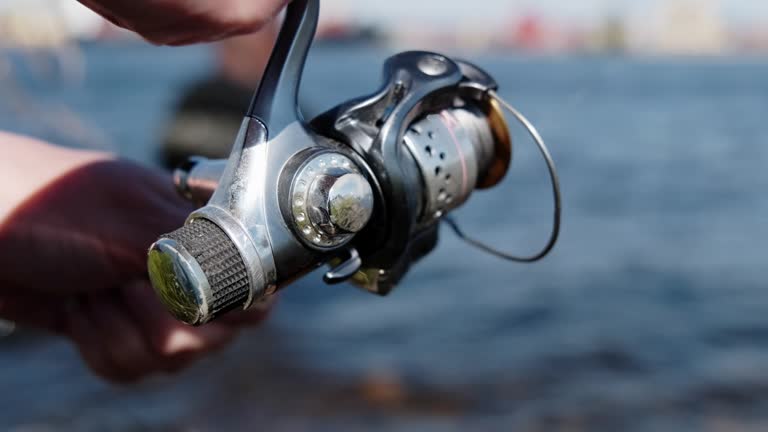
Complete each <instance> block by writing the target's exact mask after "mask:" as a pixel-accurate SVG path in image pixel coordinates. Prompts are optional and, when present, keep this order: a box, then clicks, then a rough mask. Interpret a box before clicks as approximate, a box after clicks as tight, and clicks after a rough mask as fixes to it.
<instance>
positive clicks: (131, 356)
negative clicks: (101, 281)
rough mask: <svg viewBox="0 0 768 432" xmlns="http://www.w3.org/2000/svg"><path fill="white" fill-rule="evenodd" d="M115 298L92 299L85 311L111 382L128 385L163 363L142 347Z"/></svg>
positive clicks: (138, 331) (127, 315) (109, 295)
mask: <svg viewBox="0 0 768 432" xmlns="http://www.w3.org/2000/svg"><path fill="white" fill-rule="evenodd" d="M114 294H115V293H109V294H105V295H100V296H94V297H91V298H90V299H88V300H87V301H86V302H85V308H86V309H87V311H88V312H87V314H88V315H89V316H90V317H92V319H93V321H94V323H95V325H96V332H97V333H98V335H99V338H100V340H101V345H102V350H103V351H104V353H105V356H106V357H107V359H108V361H109V364H110V365H111V366H112V369H113V373H112V376H111V378H112V380H114V381H116V382H120V383H126V384H127V383H131V382H134V381H137V380H139V379H140V378H143V377H144V376H146V375H148V374H150V373H152V372H155V371H158V370H161V369H162V368H163V362H162V359H160V358H158V357H157V356H156V355H155V354H154V352H153V351H152V350H151V349H150V348H149V346H148V345H147V344H146V343H145V341H144V339H143V338H142V336H141V330H140V329H139V328H138V326H137V324H136V323H135V322H133V320H132V318H131V317H130V316H129V314H128V313H127V312H126V311H125V309H124V308H125V305H122V304H120V302H119V298H117V297H116V296H115V295H114Z"/></svg>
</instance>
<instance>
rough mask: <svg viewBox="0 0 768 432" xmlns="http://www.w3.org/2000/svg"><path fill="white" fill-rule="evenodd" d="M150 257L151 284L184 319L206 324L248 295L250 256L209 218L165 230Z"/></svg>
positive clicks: (173, 310)
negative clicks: (244, 254)
mask: <svg viewBox="0 0 768 432" xmlns="http://www.w3.org/2000/svg"><path fill="white" fill-rule="evenodd" d="M148 261H149V262H148V267H149V277H150V280H151V282H152V286H153V287H154V288H155V291H156V292H157V295H158V296H159V297H160V300H161V301H162V302H163V304H165V306H166V308H167V309H168V310H169V311H170V312H171V314H173V316H174V317H176V318H177V319H178V320H180V321H183V322H186V323H188V324H191V325H200V324H204V323H206V322H208V321H210V320H211V319H213V318H214V317H216V316H218V315H220V314H223V313H225V312H227V311H229V310H231V309H234V308H236V307H238V306H243V305H244V304H245V303H246V302H247V301H248V296H249V293H250V289H249V281H248V272H247V270H246V266H245V262H244V261H243V258H242V256H241V255H240V252H239V251H238V249H237V247H236V246H235V244H234V243H233V242H232V240H231V239H230V238H229V236H227V234H226V233H225V232H224V230H222V229H221V228H220V227H219V226H218V225H216V224H215V223H213V222H211V221H209V220H207V219H193V220H192V221H191V222H190V223H188V224H187V225H186V226H184V227H182V228H179V229H178V230H176V231H174V232H172V233H170V234H166V235H164V236H162V237H161V238H160V239H159V240H158V241H157V242H155V244H153V245H152V247H151V248H150V250H149V258H148Z"/></svg>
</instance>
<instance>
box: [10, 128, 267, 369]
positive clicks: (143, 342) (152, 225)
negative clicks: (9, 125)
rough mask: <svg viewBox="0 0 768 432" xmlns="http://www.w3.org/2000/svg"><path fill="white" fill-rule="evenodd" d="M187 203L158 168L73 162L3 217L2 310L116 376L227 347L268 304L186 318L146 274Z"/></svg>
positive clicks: (177, 364)
mask: <svg viewBox="0 0 768 432" xmlns="http://www.w3.org/2000/svg"><path fill="white" fill-rule="evenodd" d="M0 138H2V134H0ZM25 149H27V151H33V150H30V146H25ZM11 153H12V152H11ZM48 153H51V152H48ZM71 153H75V152H71ZM53 159H56V160H60V159H61V158H56V157H54V158H53ZM51 164H52V163H48V165H51ZM48 168H49V169H51V170H54V169H55V168H53V167H50V166H49V167H48ZM11 174H14V173H13V172H12V173H11ZM16 174H18V173H16ZM21 183H23V182H21ZM6 184H10V183H6ZM0 198H2V191H0ZM0 204H1V203H0ZM190 210H191V209H190V208H189V207H188V205H187V204H186V203H185V202H183V201H182V200H181V199H180V198H178V197H177V195H176V193H175V191H174V190H173V188H172V186H171V181H170V179H169V178H168V176H165V175H162V174H160V173H158V172H155V171H151V170H148V169H145V168H142V167H140V166H138V165H135V164H132V163H129V162H125V161H117V160H110V159H104V158H96V159H93V158H90V159H89V160H88V162H87V163H84V164H81V165H76V168H74V167H73V168H72V169H69V170H68V171H67V172H65V173H62V174H61V175H59V176H58V177H57V178H55V180H52V181H50V182H48V183H47V184H46V185H45V186H44V187H40V188H38V192H37V193H36V194H34V195H32V196H31V198H28V199H27V200H26V201H25V202H24V203H23V204H22V205H20V206H18V207H17V208H16V209H15V210H14V211H13V212H11V213H10V215H9V216H7V217H6V218H5V221H4V222H3V221H2V219H3V218H2V217H0V262H2V263H3V270H2V271H0V317H3V318H5V319H9V320H11V321H15V322H17V323H18V324H19V325H22V326H32V327H37V328H42V329H46V330H49V331H52V332H55V333H58V334H61V335H64V336H66V337H68V338H70V339H71V340H72V341H73V342H74V344H75V345H76V346H77V348H78V350H79V351H80V353H81V354H82V357H83V358H84V360H85V361H86V363H87V364H88V365H89V366H90V367H91V369H93V370H94V371H95V372H96V373H97V374H98V375H100V376H102V377H105V378H107V379H110V380H113V381H117V382H130V381H135V380H137V379H139V378H142V377H144V376H146V375H149V374H152V373H157V372H173V371H176V370H179V369H180V368H183V367H185V366H187V365H189V364H190V363H192V362H193V361H194V360H196V359H198V358H200V357H202V356H203V355H205V354H207V353H209V352H211V351H215V350H217V349H219V348H222V347H223V346H225V345H226V344H227V343H228V342H230V341H231V340H232V339H233V338H234V337H235V335H236V334H237V332H238V330H239V329H240V328H241V327H242V326H244V325H249V324H255V323H258V322H260V321H261V320H262V319H263V318H264V316H265V314H266V310H265V309H261V310H256V311H249V312H247V313H246V312H244V313H240V314H235V315H234V317H225V318H222V319H221V320H218V321H217V322H216V323H212V324H209V325H206V326H204V327H200V328H192V327H188V326H186V325H183V324H181V323H179V322H177V321H175V320H174V319H173V318H172V317H171V316H170V315H169V314H168V313H167V312H166V311H165V309H164V308H163V306H162V305H161V304H160V302H159V301H158V300H157V298H156V297H155V295H154V292H153V290H152V288H151V286H150V285H149V283H148V281H147V277H146V251H147V248H148V246H149V244H151V243H152V241H154V240H155V239H156V238H157V237H158V236H159V235H160V234H162V233H165V232H169V231H171V230H173V229H175V228H178V227H179V226H180V225H181V224H182V223H183V221H184V218H185V217H186V215H187V214H188V213H189V211H190Z"/></svg>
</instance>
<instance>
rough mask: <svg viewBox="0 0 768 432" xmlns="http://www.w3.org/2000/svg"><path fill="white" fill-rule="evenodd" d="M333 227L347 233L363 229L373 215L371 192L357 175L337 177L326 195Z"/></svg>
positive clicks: (364, 179) (366, 183)
mask: <svg viewBox="0 0 768 432" xmlns="http://www.w3.org/2000/svg"><path fill="white" fill-rule="evenodd" d="M327 199H328V209H329V210H328V212H329V213H330V217H331V222H332V223H333V226H334V227H336V228H338V229H340V230H342V231H346V232H349V233H358V232H360V231H362V229H363V228H365V225H366V224H367V223H368V221H369V220H370V219H371V214H372V213H373V190H372V189H371V185H370V183H368V180H366V178H365V177H363V176H362V175H360V174H358V173H351V174H345V175H343V176H341V177H338V178H337V179H336V181H335V183H333V186H331V188H330V190H328V193H327Z"/></svg>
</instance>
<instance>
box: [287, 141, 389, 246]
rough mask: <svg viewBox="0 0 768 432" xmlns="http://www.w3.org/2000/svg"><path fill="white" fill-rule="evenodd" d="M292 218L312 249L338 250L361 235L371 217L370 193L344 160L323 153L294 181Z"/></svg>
mask: <svg viewBox="0 0 768 432" xmlns="http://www.w3.org/2000/svg"><path fill="white" fill-rule="evenodd" d="M292 196H293V206H292V207H293V218H294V223H295V224H296V227H297V230H298V231H299V232H300V233H301V235H302V236H303V237H304V239H305V240H306V241H307V242H309V243H310V245H312V246H313V247H318V248H321V249H327V248H333V247H338V246H341V245H342V244H344V243H345V242H347V241H349V240H351V238H352V237H353V236H354V234H356V233H358V232H360V231H362V229H363V228H365V226H366V225H367V224H368V221H369V220H370V219H371V216H372V214H373V207H374V198H373V189H372V188H371V185H370V183H369V182H368V180H367V179H366V178H365V177H364V176H363V175H361V174H360V170H359V169H358V168H357V166H355V164H354V163H353V162H352V161H351V160H350V159H349V158H348V157H346V156H344V155H342V154H338V153H323V154H320V155H318V156H316V157H314V158H313V159H311V160H310V161H309V162H308V163H307V164H306V165H305V166H304V167H303V168H302V169H301V170H299V172H298V173H297V175H296V177H295V178H294V184H293V193H292Z"/></svg>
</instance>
